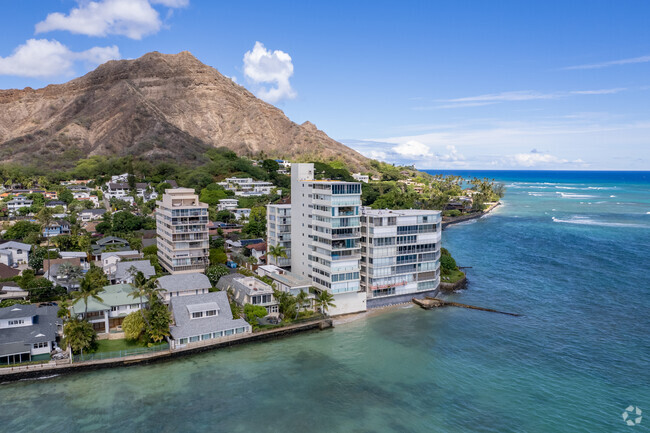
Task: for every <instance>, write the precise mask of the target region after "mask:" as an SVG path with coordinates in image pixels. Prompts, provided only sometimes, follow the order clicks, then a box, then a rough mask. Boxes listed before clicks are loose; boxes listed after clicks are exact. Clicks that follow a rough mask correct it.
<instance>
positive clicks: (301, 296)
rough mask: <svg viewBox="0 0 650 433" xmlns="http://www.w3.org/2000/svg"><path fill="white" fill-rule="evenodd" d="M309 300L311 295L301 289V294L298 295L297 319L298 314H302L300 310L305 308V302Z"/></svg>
mask: <svg viewBox="0 0 650 433" xmlns="http://www.w3.org/2000/svg"><path fill="white" fill-rule="evenodd" d="M308 298H309V295H308V294H307V292H305V291H304V290H302V289H300V293H298V294H297V295H296V306H297V308H296V319H297V318H298V314H300V310H302V309H303V308H304V305H305V302H307V299H308Z"/></svg>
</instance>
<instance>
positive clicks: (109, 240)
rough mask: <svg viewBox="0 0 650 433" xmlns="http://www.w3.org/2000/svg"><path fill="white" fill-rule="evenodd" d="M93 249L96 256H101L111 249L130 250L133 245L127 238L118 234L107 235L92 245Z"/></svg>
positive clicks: (111, 250)
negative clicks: (119, 236)
mask: <svg viewBox="0 0 650 433" xmlns="http://www.w3.org/2000/svg"><path fill="white" fill-rule="evenodd" d="M91 249H92V253H93V255H94V256H100V255H101V254H102V253H104V252H109V251H110V252H113V251H129V250H130V249H131V247H130V245H129V241H127V240H126V239H122V238H118V237H117V236H106V237H103V238H101V239H98V240H97V241H96V242H95V244H94V245H91Z"/></svg>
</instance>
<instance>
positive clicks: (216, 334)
mask: <svg viewBox="0 0 650 433" xmlns="http://www.w3.org/2000/svg"><path fill="white" fill-rule="evenodd" d="M219 337H223V331H219V332H213V333H212V338H219Z"/></svg>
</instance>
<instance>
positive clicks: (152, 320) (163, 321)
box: [146, 298, 172, 343]
mask: <svg viewBox="0 0 650 433" xmlns="http://www.w3.org/2000/svg"><path fill="white" fill-rule="evenodd" d="M148 318H149V324H148V325H147V330H146V332H147V336H148V337H149V340H150V341H152V342H154V343H159V342H161V341H162V340H163V339H164V338H165V337H167V336H169V324H170V323H172V318H171V313H170V312H169V310H168V309H167V307H166V306H165V304H163V303H162V302H161V301H160V299H158V298H154V299H152V300H150V305H149V311H148Z"/></svg>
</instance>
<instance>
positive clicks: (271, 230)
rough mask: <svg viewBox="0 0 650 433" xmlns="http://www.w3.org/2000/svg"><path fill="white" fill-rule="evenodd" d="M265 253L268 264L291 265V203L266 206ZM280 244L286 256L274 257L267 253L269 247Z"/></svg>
mask: <svg viewBox="0 0 650 433" xmlns="http://www.w3.org/2000/svg"><path fill="white" fill-rule="evenodd" d="M266 224H267V227H266V228H267V230H266V234H267V253H266V260H267V263H268V264H269V265H275V266H280V267H290V266H291V205H290V204H270V205H268V206H267V207H266ZM272 246H274V247H277V246H282V247H284V252H285V254H286V256H287V257H275V256H273V255H271V254H270V253H269V251H270V249H271V247H272Z"/></svg>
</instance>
